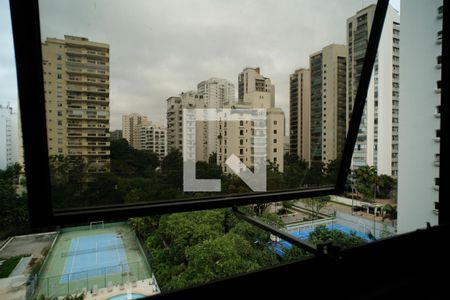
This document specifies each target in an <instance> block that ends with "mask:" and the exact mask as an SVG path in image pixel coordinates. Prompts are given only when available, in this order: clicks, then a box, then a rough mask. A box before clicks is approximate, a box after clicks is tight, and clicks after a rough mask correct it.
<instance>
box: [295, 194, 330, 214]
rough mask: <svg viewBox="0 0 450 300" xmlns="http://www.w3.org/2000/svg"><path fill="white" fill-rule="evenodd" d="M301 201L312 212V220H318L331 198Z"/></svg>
mask: <svg viewBox="0 0 450 300" xmlns="http://www.w3.org/2000/svg"><path fill="white" fill-rule="evenodd" d="M301 201H302V202H303V203H304V204H305V205H306V207H307V208H309V209H310V210H311V212H312V218H313V219H318V218H319V212H320V210H321V209H322V208H324V207H326V206H327V205H328V202H329V201H330V197H329V196H324V197H316V198H306V199H302V200H301Z"/></svg>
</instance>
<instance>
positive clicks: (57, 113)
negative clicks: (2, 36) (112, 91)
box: [42, 35, 110, 173]
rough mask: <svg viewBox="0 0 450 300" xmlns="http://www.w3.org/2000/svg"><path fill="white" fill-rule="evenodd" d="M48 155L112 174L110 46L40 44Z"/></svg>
mask: <svg viewBox="0 0 450 300" xmlns="http://www.w3.org/2000/svg"><path fill="white" fill-rule="evenodd" d="M42 60H43V71H44V88H45V104H46V116H47V135H48V150H49V154H50V155H65V156H79V157H82V158H83V159H84V160H85V162H86V163H87V166H88V168H87V171H88V172H93V173H97V172H106V171H108V170H109V161H110V159H109V156H110V150H109V145H110V144H109V119H110V110H109V101H110V99H109V45H108V44H105V43H98V42H93V41H89V40H88V39H87V38H84V37H76V36H69V35H65V36H64V39H57V38H47V39H46V41H45V42H44V43H43V44H42Z"/></svg>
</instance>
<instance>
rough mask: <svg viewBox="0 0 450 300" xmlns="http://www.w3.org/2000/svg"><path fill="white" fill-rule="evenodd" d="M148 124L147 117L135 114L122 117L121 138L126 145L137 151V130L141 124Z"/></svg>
mask: <svg viewBox="0 0 450 300" xmlns="http://www.w3.org/2000/svg"><path fill="white" fill-rule="evenodd" d="M147 122H148V119H147V116H141V115H140V114H137V113H132V114H129V115H124V116H122V138H124V139H126V140H127V141H128V144H129V145H130V146H131V147H133V148H136V149H138V148H139V138H138V137H137V136H135V135H136V133H137V130H136V129H137V128H138V126H139V125H141V124H146V123H147Z"/></svg>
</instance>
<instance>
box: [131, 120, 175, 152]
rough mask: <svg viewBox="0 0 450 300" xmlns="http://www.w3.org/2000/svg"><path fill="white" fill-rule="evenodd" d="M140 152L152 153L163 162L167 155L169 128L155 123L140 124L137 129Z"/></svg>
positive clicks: (136, 136) (136, 135)
mask: <svg viewBox="0 0 450 300" xmlns="http://www.w3.org/2000/svg"><path fill="white" fill-rule="evenodd" d="M134 135H135V138H136V139H137V140H138V142H137V144H138V148H137V149H139V150H147V151H152V152H154V153H156V154H157V155H158V158H159V159H160V160H162V159H163V158H164V157H165V156H166V155H167V128H166V127H165V126H163V125H158V124H155V123H153V122H150V121H148V122H145V123H141V124H139V125H138V126H137V127H136V129H135V133H134Z"/></svg>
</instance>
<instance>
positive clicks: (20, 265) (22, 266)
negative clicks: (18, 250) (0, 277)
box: [8, 256, 31, 277]
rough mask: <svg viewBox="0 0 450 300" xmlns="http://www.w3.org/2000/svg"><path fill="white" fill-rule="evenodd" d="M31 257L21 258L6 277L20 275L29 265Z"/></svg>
mask: <svg viewBox="0 0 450 300" xmlns="http://www.w3.org/2000/svg"><path fill="white" fill-rule="evenodd" d="M30 260H31V256H26V257H22V259H21V260H20V261H19V263H18V264H17V266H16V267H15V268H14V270H13V271H12V272H11V274H9V276H8V277H13V276H18V275H22V273H23V271H25V269H26V268H27V266H28V264H29V263H30Z"/></svg>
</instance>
